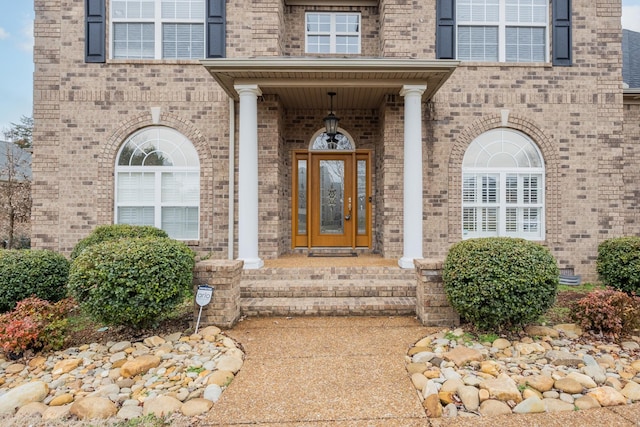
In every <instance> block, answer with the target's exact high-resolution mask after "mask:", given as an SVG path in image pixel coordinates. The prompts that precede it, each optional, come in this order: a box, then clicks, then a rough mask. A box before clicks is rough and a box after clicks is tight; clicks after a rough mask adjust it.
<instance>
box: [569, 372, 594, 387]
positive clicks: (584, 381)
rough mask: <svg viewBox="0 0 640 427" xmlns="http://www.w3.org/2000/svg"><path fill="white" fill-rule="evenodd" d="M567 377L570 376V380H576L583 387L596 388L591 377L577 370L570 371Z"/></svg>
mask: <svg viewBox="0 0 640 427" xmlns="http://www.w3.org/2000/svg"><path fill="white" fill-rule="evenodd" d="M567 378H570V379H572V380H575V381H577V382H578V383H580V384H581V385H582V387H584V388H596V387H598V385H597V384H596V382H595V381H594V380H593V378H591V377H590V376H588V375H585V374H581V373H579V372H570V373H569V375H567Z"/></svg>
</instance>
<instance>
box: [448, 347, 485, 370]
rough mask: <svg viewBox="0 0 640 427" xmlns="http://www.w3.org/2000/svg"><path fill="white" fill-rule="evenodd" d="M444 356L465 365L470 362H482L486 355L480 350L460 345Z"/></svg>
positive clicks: (458, 364)
mask: <svg viewBox="0 0 640 427" xmlns="http://www.w3.org/2000/svg"><path fill="white" fill-rule="evenodd" d="M442 357H443V358H444V359H445V360H449V361H451V362H453V363H455V364H456V366H460V367H461V366H465V365H466V364H467V363H469V362H480V361H482V360H484V356H483V355H482V353H480V352H479V351H478V350H474V349H472V348H468V347H465V346H458V347H456V348H454V349H453V350H451V351H448V352H446V353H444V354H443V355H442Z"/></svg>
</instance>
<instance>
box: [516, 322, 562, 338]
mask: <svg viewBox="0 0 640 427" xmlns="http://www.w3.org/2000/svg"><path fill="white" fill-rule="evenodd" d="M524 331H525V332H526V333H527V335H530V336H533V337H547V336H548V337H551V338H558V337H559V336H560V333H559V332H558V331H557V330H556V329H553V328H550V327H548V326H540V325H529V326H527V327H526V328H524Z"/></svg>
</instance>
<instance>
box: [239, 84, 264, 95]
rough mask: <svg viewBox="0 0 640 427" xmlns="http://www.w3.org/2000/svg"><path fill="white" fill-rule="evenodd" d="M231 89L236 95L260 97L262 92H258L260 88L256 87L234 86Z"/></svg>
mask: <svg viewBox="0 0 640 427" xmlns="http://www.w3.org/2000/svg"><path fill="white" fill-rule="evenodd" d="M233 88H234V89H235V90H236V92H238V95H245V94H251V95H255V96H261V95H262V90H260V87H259V86H258V85H234V86H233Z"/></svg>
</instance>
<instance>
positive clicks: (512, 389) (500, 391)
mask: <svg viewBox="0 0 640 427" xmlns="http://www.w3.org/2000/svg"><path fill="white" fill-rule="evenodd" d="M480 388H481V389H484V390H487V391H488V392H489V396H490V398H491V399H497V400H500V401H503V402H506V401H509V400H513V401H514V402H516V403H519V402H521V401H522V395H521V394H520V391H519V390H518V387H517V386H516V383H515V381H513V380H512V379H511V378H509V377H508V376H501V377H500V378H497V379H495V380H486V381H484V382H483V383H482V384H480Z"/></svg>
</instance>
